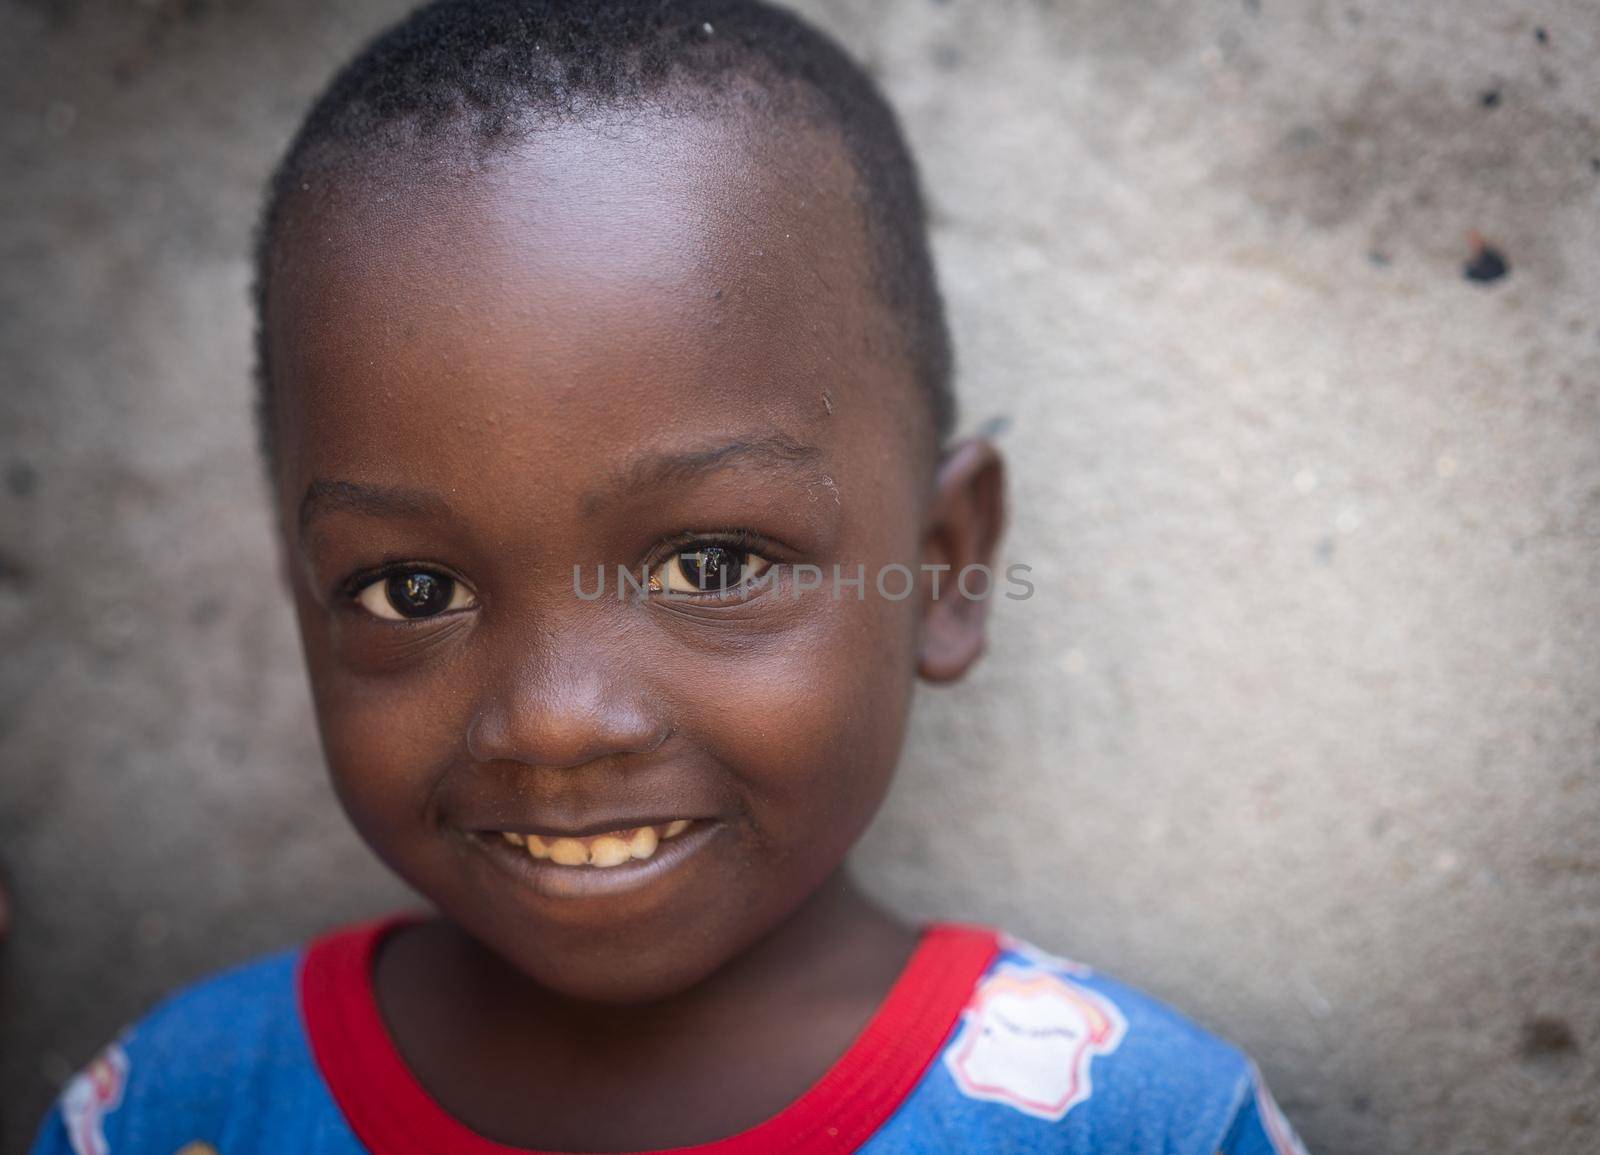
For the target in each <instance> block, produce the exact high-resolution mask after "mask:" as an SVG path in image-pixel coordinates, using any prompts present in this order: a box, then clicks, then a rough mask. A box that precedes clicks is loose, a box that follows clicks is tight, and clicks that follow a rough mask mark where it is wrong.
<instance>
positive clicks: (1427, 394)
mask: <svg viewBox="0 0 1600 1155" xmlns="http://www.w3.org/2000/svg"><path fill="white" fill-rule="evenodd" d="M802 7H803V9H804V11H806V12H807V13H808V14H811V15H813V16H815V17H816V18H817V19H818V20H820V21H821V22H822V23H823V24H824V25H825V26H826V27H828V28H830V29H832V30H834V31H835V32H837V33H838V34H839V35H840V36H841V37H842V38H843V39H844V40H845V42H846V43H847V44H849V45H850V46H852V47H853V48H854V49H855V50H856V51H857V52H858V53H859V54H860V55H861V56H862V57H864V58H865V59H867V60H868V61H870V63H871V65H872V66H873V68H874V69H875V71H876V72H877V73H878V75H880V76H881V77H882V79H883V81H884V82H885V84H886V85H887V86H888V89H889V90H890V92H891V94H892V96H893V97H894V99H895V100H896V101H897V103H898V105H899V106H900V107H901V109H902V110H903V112H904V115H905V118H906V120H907V124H908V127H909V130H910V132H911V135H912V137H913V143H914V145H915V146H916V148H917V149H918V151H919V153H920V156H921V158H922V162H923V166H924V170H925V176H926V180H927V184H928V187H929V191H930V196H931V199H932V203H933V206H934V220H935V224H936V243H937V250H938V257H939V259H940V262H941V267H942V270H943V275H944V278H945V283H946V286H947V291H948V295H949V300H950V306H951V310H952V319H953V323H954V327H955V331H956V337H957V342H958V352H959V356H960V359H961V364H962V375H961V390H962V395H963V398H964V403H965V406H966V411H967V422H968V425H969V427H970V426H971V425H975V424H977V423H978V422H980V421H982V420H984V419H985V418H988V417H991V416H993V415H1005V416H1008V417H1009V418H1010V419H1011V421H1012V427H1011V430H1010V432H1008V433H1006V434H1005V435H1003V438H1002V441H1003V445H1004V448H1005V449H1006V451H1007V452H1008V453H1009V454H1010V457H1011V461H1012V463H1013V465H1014V475H1013V478H1014V484H1013V490H1012V494H1013V498H1014V500H1015V503H1016V507H1017V514H1016V519H1015V523H1014V527H1013V530H1012V533H1011V536H1010V541H1009V555H1010V560H1013V561H1022V562H1026V563H1028V564H1031V565H1032V566H1033V567H1034V569H1035V574H1034V578H1035V581H1036V582H1037V585H1038V595H1037V596H1036V597H1035V598H1034V599H1033V600H1031V601H1029V602H1021V603H1008V602H1000V603H998V620H997V621H996V624H995V626H996V636H995V638H994V642H993V646H992V650H991V656H990V658H989V660H988V661H987V663H986V664H985V666H984V667H983V668H982V670H981V672H979V673H978V674H977V676H976V677H974V678H973V679H972V680H971V681H970V682H969V683H968V684H966V685H965V686H962V687H958V688H955V689H952V690H948V691H940V692H930V693H928V694H926V695H925V696H924V699H923V700H922V702H921V703H920V706H919V710H918V716H917V720H916V729H915V733H914V735H913V738H912V741H911V744H910V748H909V751H908V755H907V759H906V764H905V767H904V769H903V772H902V779H901V781H900V782H899V784H898V786H897V788H896V791H895V793H894V795H893V797H892V799H891V801H890V803H889V805H888V808H887V810H886V812H885V814H884V816H883V818H882V820H881V821H880V823H879V824H878V825H877V827H876V828H875V829H874V831H873V833H872V835H871V836H870V837H869V840H868V841H867V843H866V844H865V845H864V846H863V847H862V849H861V851H860V854H859V863H860V868H861V870H862V872H863V874H864V876H865V877H866V878H867V879H868V881H869V882H870V884H871V886H872V887H873V889H874V890H875V891H876V892H877V893H879V894H881V895H882V896H884V897H885V898H886V899H888V900H890V901H891V902H893V903H894V904H896V905H898V906H899V907H900V908H902V909H903V910H905V911H907V912H909V913H912V914H918V915H921V914H934V913H937V914H944V915H951V916H964V917H974V918H982V919H986V920H991V921H996V922H1000V923H1002V924H1005V925H1006V926H1008V927H1010V928H1011V929H1013V930H1014V931H1016V932H1018V933H1022V934H1025V935H1028V936H1031V937H1033V938H1034V939H1035V940H1036V941H1038V942H1040V943H1041V944H1042V945H1045V946H1048V947H1051V948H1054V949H1056V950H1058V951H1061V952H1063V953H1067V954H1070V955H1074V956H1076V957H1079V958H1081V959H1083V960H1085V961H1088V962H1091V963H1094V964H1097V965H1099V966H1101V967H1103V968H1105V969H1107V970H1109V971H1111V972H1113V973H1116V974H1118V975H1119V976H1121V977H1122V978H1124V979H1127V980H1129V981H1132V982H1135V983H1137V984H1140V985H1142V986H1144V987H1145V988H1146V989H1148V990H1150V991H1151V992H1152V993H1155V994H1157V995H1158V996H1161V997H1164V998H1167V999H1169V1000H1171V1001H1173V1002H1175V1003H1176V1004H1178V1005H1179V1006H1181V1007H1183V1008H1184V1009H1186V1010H1187V1011H1188V1012H1189V1013H1190V1014H1191V1015H1193V1017H1195V1018H1197V1019H1198V1020H1199V1021H1201V1022H1202V1023H1204V1024H1206V1025H1207V1026H1209V1027H1211V1028H1213V1029H1216V1030H1219V1031H1221V1032H1222V1033H1224V1034H1226V1035H1229V1036H1231V1037H1232V1038H1234V1039H1235V1040H1236V1041H1238V1042H1239V1043H1241V1044H1243V1045H1244V1046H1245V1047H1247V1048H1248V1049H1249V1050H1250V1051H1252V1052H1253V1053H1254V1054H1255V1055H1256V1056H1257V1057H1258V1058H1259V1060H1260V1061H1261V1064H1262V1067H1263V1069H1264V1071H1265V1072H1266V1074H1267V1076H1268V1079H1269V1082H1270V1083H1271V1084H1272V1085H1273V1087H1274V1088H1275V1089H1276V1091H1277V1093H1278V1097H1279V1099H1280V1101H1281V1102H1282V1104H1283V1106H1284V1108H1285V1110H1286V1112H1287V1113H1288V1114H1289V1116H1290V1117H1291V1118H1292V1119H1293V1120H1294V1121H1295V1122H1296V1123H1297V1124H1298V1126H1299V1127H1300V1129H1301V1130H1302V1132H1303V1134H1304V1135H1305V1137H1306V1139H1307V1141H1308V1142H1309V1144H1310V1145H1311V1147H1312V1149H1313V1150H1314V1151H1317V1152H1329V1153H1334V1152H1350V1153H1356V1152H1360V1153H1364V1155H1403V1153H1411V1152H1460V1153H1467V1152H1481V1153H1485V1155H1487V1153H1490V1152H1494V1153H1496V1155H1499V1153H1503V1152H1509V1151H1526V1152H1539V1153H1541V1155H1564V1153H1568V1155H1578V1153H1580V1152H1582V1153H1590V1155H1592V1153H1593V1152H1594V1151H1596V1150H1600V673H1597V670H1596V665H1597V656H1600V613H1597V610H1600V308H1597V305H1600V294H1597V288H1600V86H1597V82H1600V42H1597V40H1600V13H1597V11H1596V8H1595V6H1594V5H1593V4H1592V3H1586V2H1583V0H1566V2H1556V0H1550V2H1547V3H1520V2H1518V3H1504V2H1500V0H1472V2H1470V3H1467V2H1461V3H1448V4H1447V3H1442V2H1441V3H1431V4H1429V3H1420V2H1419V3H1403V4H1402V3H1393V2H1380V0H1337V2H1335V0H1295V2H1290V0H1253V2H1252V0H1226V2H1224V0H1217V2H1215V3H1176V2H1174V3H1165V4H1154V3H1143V2H1132V0H1083V2H1081V3H1066V2H1062V3H1057V4H1047V3H1039V2H1034V3H1023V2H1020V0H1006V2H991V3H983V4H979V3H976V2H973V0H965V2H961V0H957V2H951V3H930V2H927V0H893V2H888V3H867V2H865V0H859V2H849V0H811V2H808V3H805V4H804V5H803V6H802ZM398 8H399V6H398V5H397V4H392V3H381V2H377V0H364V2H362V3H349V4H340V5H328V4H322V3H319V2H317V0H285V2H283V3H274V4H268V3H264V2H263V3H244V2H237V3H225V2H222V0H214V2H205V0H182V2H178V0H145V2H142V3H138V4H133V3H120V4H109V3H105V4H102V3H81V4H65V3H60V4H45V3H42V2H36V3H27V4H23V3H17V2H16V0H10V2H8V3H6V4H5V5H4V6H3V7H0V21H3V24H0V85H3V86H4V113H3V119H0V132H3V140H0V268H3V279H0V294H3V298H0V375H3V376H0V381H3V389H0V438H3V444H0V474H3V477H0V482H3V484H0V519H3V520H0V645H3V647H4V650H5V654H6V658H5V663H4V670H3V674H0V677H3V683H0V691H3V693H0V756H3V767H4V769H3V779H0V870H3V871H4V873H5V875H7V876H8V877H9V881H10V885H11V888H12V890H13V893H14V898H15V902H16V907H17V911H16V926H15V930H14V933H13V937H12V940H11V941H10V942H9V943H8V944H7V945H6V946H5V947H4V948H0V998H3V1000H4V1002H3V1007H0V1011H3V1014H4V1022H3V1028H0V1037H3V1050H4V1055H3V1060H0V1087H3V1088H4V1089H3V1091H0V1106H3V1110H4V1112H5V1119H4V1123H3V1125H4V1132H3V1137H0V1148H3V1149H5V1150H10V1151H15V1150H20V1149H21V1148H22V1146H23V1145H24V1143H25V1141H26V1138H27V1136H28V1134H29V1133H31V1130H32V1127H33V1124H34V1120H35V1119H36V1117H37V1115H38V1113H39V1112H40V1111H41V1110H42V1108H43V1107H44V1104H45V1102H46V1100H47V1097H48V1096H49V1094H50V1093H51V1092H52V1090H53V1088H54V1087H55V1086H56V1085H57V1084H59V1083H60V1081H61V1080H62V1079H63V1078H64V1077H65V1076H66V1075H67V1074H68V1073H69V1071H70V1070H71V1069H72V1068H74V1067H75V1066H76V1065H77V1064H79V1063H80V1062H82V1061H83V1060H84V1059H85V1058H86V1057H87V1056H88V1055H89V1053H90V1052H91V1050H92V1049H93V1048H94V1047H95V1046H96V1045H97V1044H99V1043H100V1042H102V1041H103V1040H104V1039H105V1038H106V1037H107V1036H108V1035H110V1034H111V1033H112V1032H113V1031H114V1030H115V1029H116V1028H117V1027H118V1026H119V1025H120V1024H121V1023H122V1022H123V1021H125V1020H127V1019H129V1018H131V1017H132V1016H134V1015H135V1014H136V1013H138V1012H139V1011H140V1009H141V1008H142V1007H143V1006H144V1005H145V1004H146V1003H147V1002H148V1001H149V1000H150V999H152V998H153V997H155V996H156V995H157V994H159V993H160V992H162V991H164V990H166V989H169V988H171V987H172V986H174V985H175V984H178V983H180V982H183V981H185V980H188V979H191V978H194V977H196V976H198V975H200V974H202V973H204V972H206V971H208V970H211V969H213V968H215V967H216V966H218V965H220V964H223V963H228V962H231V961H235V960H239V959H242V958H245V957H247V956H249V955H251V954H254V953H257V952H259V951H262V950H264V949H267V948H269V947H274V946H278V945H281V944H286V943H288V942H291V941H293V940H296V939H299V938H301V937H303V936H305V935H306V934H308V933H310V932H311V931H313V930H315V929H317V928H319V927H322V926H325V925H327V924H329V923H332V922H334V921H336V920H340V919H344V918H348V917H352V916H355V915H358V914H361V913H365V912H368V911H371V910H375V909H379V908H381V907H383V906H385V905H387V904H391V903H394V902H396V901H398V900H399V899H400V893H399V891H398V889H397V887H396V886H395V885H394V884H392V883H391V882H389V881H388V880H387V879H385V878H384V876H383V875H382V874H381V872H380V870H379V869H378V868H377V867H376V866H375V865H373V864H372V863H371V862H370V861H369V859H368V857H367V855H366V853H365V851H364V850H363V849H362V848H361V847H360V846H359V845H358V844H357V843H356V841H355V839H354V837H353V836H352V835H351V834H350V833H349V832H348V831H347V830H346V828H345V826H344V823H343V820H342V818H341V817H340V816H339V814H338V813H337V811H336V809H335V804H334V802H333V799H332V796H331V794H330V792H329V790H328V788H327V786H326V785H325V784H324V782H323V780H322V771H321V767H320V762H319V753H318V749H317V744H316V738H315V733H314V730H313V723H312V719H311V714H310V707H309V700H308V696H307V690H306V687H305V686H304V684H303V679H302V675H301V672H300V668H299V655H298V643H297V641H296V638H295V635H294V631H293V624H292V621H291V616H290V611H289V606H288V604H287V601H286V600H285V599H284V598H283V597H282V595H280V593H279V592H278V589H277V586H276V584H275V576H274V573H273V570H272V555H271V552H270V543H269V538H268V530H267V520H266V515H265V507H264V504H263V501H262V496H261V493H260V491H259V489H258V486H257V481H256V466H255V463H254V461H253V460H252V458H251V438H250V430H249V425H248V421H247V405H248V388H247V364H248V340H249V318H248V315H247V311H246V298H245V292H246V284H247V270H246V263H245V251H246V244H247V238H248V230H249V227H250V224H251V220H252V215H253V212H254V206H255V199H256V195H257V190H258V186H259V185H260V182H261V180H262V178H263V177H264V175H265V174H266V172H267V169H268V166H269V164H270V163H271V161H272V159H273V157H274V155H275V153H276V151H277V150H278V149H279V148H281V146H282V145H283V144H284V143H285V141H286V138H287V135H288V133H289V132H290V130H291V128H292V125H293V123H294V120H295V118H296V115H297V113H298V112H299V111H300V110H302V108H303V106H304V104H305V102H306V101H307V100H308V99H309V97H310V96H311V95H312V93H313V92H314V90H315V89H316V87H317V86H318V84H319V83H320V82H321V81H322V80H323V79H324V78H325V77H326V75H327V74H328V72H329V71H330V69H331V68H332V67H334V65H335V64H336V63H337V62H338V61H339V60H340V59H341V58H342V57H343V56H344V55H345V54H346V53H347V52H348V51H350V50H351V49H352V48H353V47H355V46H356V44H357V43H358V42H359V41H360V40H361V39H362V38H363V37H364V36H365V35H366V34H367V33H369V32H370V31H372V30H373V29H375V28H376V27H378V26H379V25H380V24H381V23H383V22H384V21H385V20H386V19H387V18H389V17H390V16H391V15H392V14H393V13H395V12H396V11H397V10H398ZM1483 245H1488V246H1490V247H1491V248H1492V249H1493V250H1494V251H1495V252H1496V253H1498V254H1499V255H1500V256H1501V257H1502V258H1503V261H1504V262H1505V263H1506V264H1507V265H1508V266H1509V269H1508V271H1507V272H1506V273H1505V274H1504V275H1501V276H1499V277H1498V278H1496V279H1492V280H1474V279H1471V278H1470V277H1468V276H1467V275H1466V269H1467V268H1468V267H1469V265H1471V264H1472V262H1473V261H1474V259H1475V257H1476V258H1477V262H1478V263H1477V264H1476V265H1474V266H1472V267H1473V268H1474V269H1475V271H1477V272H1478V273H1480V275H1481V274H1484V273H1488V272H1493V271H1494V269H1493V264H1494V262H1493V260H1492V259H1489V260H1485V259H1484V258H1483V257H1482V255H1481V253H1480V246H1483Z"/></svg>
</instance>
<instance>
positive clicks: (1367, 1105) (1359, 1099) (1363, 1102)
mask: <svg viewBox="0 0 1600 1155" xmlns="http://www.w3.org/2000/svg"><path fill="white" fill-rule="evenodd" d="M1350 1110H1352V1111H1354V1112H1355V1113H1356V1114H1357V1115H1365V1114H1366V1113H1367V1112H1368V1111H1370V1110H1372V1098H1371V1096H1369V1095H1361V1094H1356V1095H1352V1096H1350Z"/></svg>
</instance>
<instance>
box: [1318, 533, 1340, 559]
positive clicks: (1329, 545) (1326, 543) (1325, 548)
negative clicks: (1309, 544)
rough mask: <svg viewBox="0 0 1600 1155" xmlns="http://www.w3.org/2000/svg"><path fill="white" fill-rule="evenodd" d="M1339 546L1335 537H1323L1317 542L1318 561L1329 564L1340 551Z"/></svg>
mask: <svg viewBox="0 0 1600 1155" xmlns="http://www.w3.org/2000/svg"><path fill="white" fill-rule="evenodd" d="M1338 548H1339V547H1338V545H1337V544H1336V543H1335V542H1334V540H1333V538H1331V537H1325V538H1323V539H1322V540H1321V541H1319V542H1317V549H1316V558H1317V561H1318V562H1319V563H1320V564H1322V565H1327V564H1328V563H1329V562H1330V561H1332V560H1333V555H1334V554H1335V553H1336V552H1337V551H1338Z"/></svg>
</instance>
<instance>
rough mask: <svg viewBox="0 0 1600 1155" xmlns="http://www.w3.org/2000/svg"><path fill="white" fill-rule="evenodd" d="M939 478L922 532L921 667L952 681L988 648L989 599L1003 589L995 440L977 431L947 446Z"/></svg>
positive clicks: (1001, 475) (928, 675)
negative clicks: (996, 568) (996, 566)
mask: <svg viewBox="0 0 1600 1155" xmlns="http://www.w3.org/2000/svg"><path fill="white" fill-rule="evenodd" d="M934 485H935V492H934V501H933V507H932V509H931V510H930V513H929V518H928V526H927V530H926V532H925V533H924V535H923V540H922V565H923V570H922V583H923V616H922V641H921V648H920V651H919V653H918V661H917V673H918V674H919V675H920V676H921V677H922V678H924V679H925V680H927V681H929V682H953V681H955V680H956V679H957V678H959V677H961V676H962V675H963V674H965V673H966V672H967V670H968V668H970V667H971V665H972V663H973V662H975V661H977V659H978V656H979V655H980V654H982V653H983V645H984V631H985V623H986V618H987V615H988V610H989V600H990V599H991V598H993V597H995V596H996V595H997V594H998V592H999V589H998V584H999V583H998V576H997V575H996V574H995V572H994V561H995V553H996V550H997V548H998V546H999V542H1000V534H1001V532H1002V530H1003V529H1004V528H1005V468H1004V466H1003V464H1002V462H1001V459H1000V454H999V452H998V451H997V450H996V449H995V447H994V446H993V445H992V444H991V443H990V442H989V441H988V440H986V439H984V438H982V437H974V438H970V439H968V440H966V441H961V442H958V443H956V444H955V445H953V446H951V447H950V448H949V449H948V450H947V451H946V452H945V454H944V456H943V458H942V459H941V460H940V462H939V469H938V475H937V478H936V480H935V483H934Z"/></svg>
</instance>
